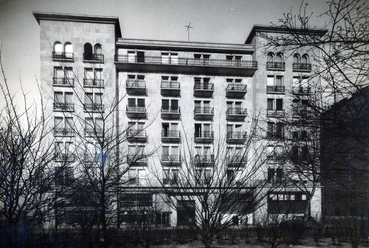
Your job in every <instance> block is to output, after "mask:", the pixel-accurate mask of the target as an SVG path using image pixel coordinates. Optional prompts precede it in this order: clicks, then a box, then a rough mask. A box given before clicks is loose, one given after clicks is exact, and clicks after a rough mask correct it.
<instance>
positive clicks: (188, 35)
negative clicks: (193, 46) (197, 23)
mask: <svg viewBox="0 0 369 248" xmlns="http://www.w3.org/2000/svg"><path fill="white" fill-rule="evenodd" d="M185 27H186V28H187V30H186V31H187V39H188V41H190V28H193V27H191V22H190V24H188V25H186V26H185Z"/></svg>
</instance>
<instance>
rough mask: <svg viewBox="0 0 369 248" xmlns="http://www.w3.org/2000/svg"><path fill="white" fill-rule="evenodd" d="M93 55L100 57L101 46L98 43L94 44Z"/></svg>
mask: <svg viewBox="0 0 369 248" xmlns="http://www.w3.org/2000/svg"><path fill="white" fill-rule="evenodd" d="M94 48H95V54H96V55H100V54H102V46H101V44H99V43H97V44H95V47H94Z"/></svg>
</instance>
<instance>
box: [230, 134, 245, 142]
mask: <svg viewBox="0 0 369 248" xmlns="http://www.w3.org/2000/svg"><path fill="white" fill-rule="evenodd" d="M245 141H246V132H229V133H227V143H228V144H243V143H245Z"/></svg>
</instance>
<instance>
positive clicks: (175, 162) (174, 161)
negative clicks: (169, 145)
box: [161, 155, 181, 166]
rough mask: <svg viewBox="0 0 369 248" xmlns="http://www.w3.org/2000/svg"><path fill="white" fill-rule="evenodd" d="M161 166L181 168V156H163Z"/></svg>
mask: <svg viewBox="0 0 369 248" xmlns="http://www.w3.org/2000/svg"><path fill="white" fill-rule="evenodd" d="M161 164H162V165H163V166H179V165H181V158H180V156H179V155H161Z"/></svg>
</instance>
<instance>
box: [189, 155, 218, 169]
mask: <svg viewBox="0 0 369 248" xmlns="http://www.w3.org/2000/svg"><path fill="white" fill-rule="evenodd" d="M194 163H195V166H197V167H213V166H214V155H199V154H197V155H196V156H195V157H194Z"/></svg>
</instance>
